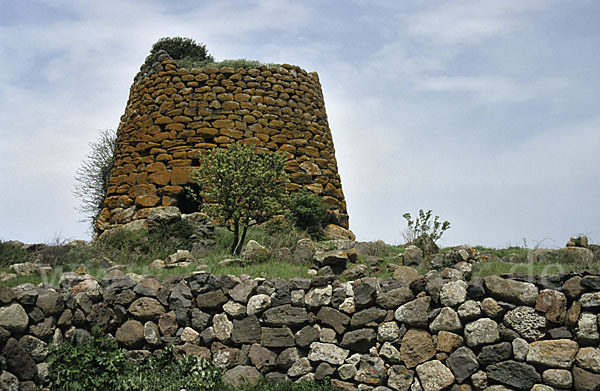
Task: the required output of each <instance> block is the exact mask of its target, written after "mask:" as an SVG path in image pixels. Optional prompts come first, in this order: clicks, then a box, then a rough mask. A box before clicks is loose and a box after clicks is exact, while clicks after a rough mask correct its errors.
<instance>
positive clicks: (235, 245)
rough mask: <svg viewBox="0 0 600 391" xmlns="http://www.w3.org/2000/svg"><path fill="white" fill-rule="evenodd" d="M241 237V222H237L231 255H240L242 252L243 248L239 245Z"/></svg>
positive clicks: (234, 226) (234, 227)
mask: <svg viewBox="0 0 600 391" xmlns="http://www.w3.org/2000/svg"><path fill="white" fill-rule="evenodd" d="M239 237H240V223H239V222H237V221H236V222H235V223H233V244H232V245H231V254H232V255H240V252H241V250H242V249H241V248H238V247H241V246H240V245H239Z"/></svg>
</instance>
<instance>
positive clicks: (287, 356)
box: [275, 347, 300, 371]
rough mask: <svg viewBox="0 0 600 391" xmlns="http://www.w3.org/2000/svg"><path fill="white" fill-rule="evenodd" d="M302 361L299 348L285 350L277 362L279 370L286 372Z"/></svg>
mask: <svg viewBox="0 0 600 391" xmlns="http://www.w3.org/2000/svg"><path fill="white" fill-rule="evenodd" d="M299 359H300V352H299V351H298V349H297V348H295V347H292V348H287V349H285V350H283V351H282V352H281V353H279V355H278V356H277V359H276V360H275V362H276V363H277V366H278V367H279V368H282V369H285V370H286V371H287V370H288V369H290V368H291V366H292V365H293V364H294V363H295V362H296V361H298V360H299Z"/></svg>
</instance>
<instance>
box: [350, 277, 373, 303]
mask: <svg viewBox="0 0 600 391" xmlns="http://www.w3.org/2000/svg"><path fill="white" fill-rule="evenodd" d="M352 292H353V293H354V303H355V305H356V308H358V309H362V308H367V307H370V306H372V305H373V303H374V302H375V299H376V297H377V287H376V286H375V285H374V284H371V283H366V282H363V283H360V284H356V285H355V286H354V288H353V289H352Z"/></svg>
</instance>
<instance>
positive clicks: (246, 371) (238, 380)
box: [223, 365, 260, 387]
mask: <svg viewBox="0 0 600 391" xmlns="http://www.w3.org/2000/svg"><path fill="white" fill-rule="evenodd" d="M258 379H260V372H258V371H257V370H256V368H254V367H250V366H246V365H238V366H236V367H234V368H231V369H229V370H227V371H226V372H225V374H224V375H223V382H224V383H225V384H228V385H231V386H234V387H240V386H242V385H243V384H245V383H250V384H252V383H254V382H256V381H258Z"/></svg>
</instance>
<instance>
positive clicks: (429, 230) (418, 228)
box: [402, 209, 450, 243]
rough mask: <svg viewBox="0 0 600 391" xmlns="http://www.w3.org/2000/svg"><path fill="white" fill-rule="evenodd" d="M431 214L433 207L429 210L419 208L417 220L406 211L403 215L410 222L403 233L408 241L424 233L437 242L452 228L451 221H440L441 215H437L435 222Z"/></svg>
mask: <svg viewBox="0 0 600 391" xmlns="http://www.w3.org/2000/svg"><path fill="white" fill-rule="evenodd" d="M431 215H432V211H431V209H430V210H428V211H427V212H424V211H423V209H419V215H418V216H417V218H416V219H415V220H413V219H412V216H411V215H410V213H404V214H403V215H402V217H404V218H405V219H406V221H407V223H408V228H407V229H406V231H404V232H403V233H402V236H404V241H405V242H406V243H410V242H412V241H414V240H415V239H418V238H420V237H422V236H423V235H426V236H429V237H430V238H431V240H433V241H434V242H435V241H436V240H438V239H439V238H441V237H442V235H443V234H444V232H445V231H446V230H448V229H449V228H450V222H449V221H444V222H440V221H439V219H440V216H435V217H434V219H433V222H431Z"/></svg>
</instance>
